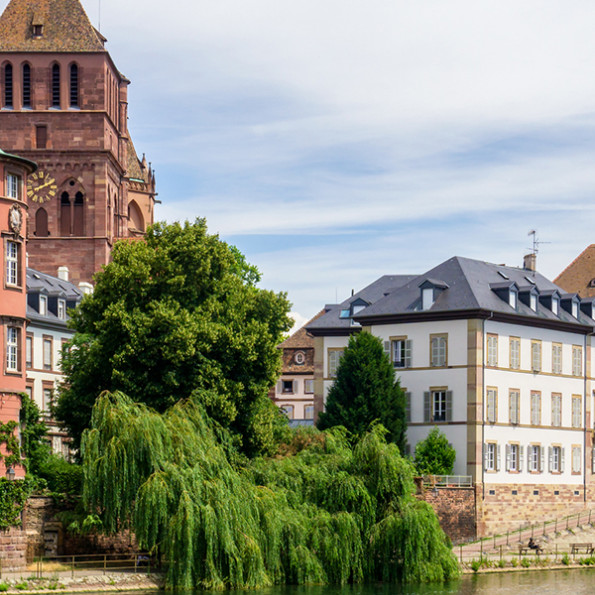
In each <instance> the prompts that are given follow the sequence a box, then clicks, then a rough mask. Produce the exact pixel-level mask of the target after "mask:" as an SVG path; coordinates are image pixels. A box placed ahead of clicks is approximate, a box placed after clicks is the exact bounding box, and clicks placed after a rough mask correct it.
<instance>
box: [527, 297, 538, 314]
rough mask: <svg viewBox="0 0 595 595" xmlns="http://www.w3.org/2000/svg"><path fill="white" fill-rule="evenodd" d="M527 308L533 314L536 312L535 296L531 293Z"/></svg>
mask: <svg viewBox="0 0 595 595" xmlns="http://www.w3.org/2000/svg"><path fill="white" fill-rule="evenodd" d="M529 307H530V308H531V310H533V312H537V294H535V293H531V294H530V296H529Z"/></svg>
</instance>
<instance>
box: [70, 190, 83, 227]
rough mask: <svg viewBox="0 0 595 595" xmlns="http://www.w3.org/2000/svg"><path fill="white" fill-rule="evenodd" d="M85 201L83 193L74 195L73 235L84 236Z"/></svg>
mask: <svg viewBox="0 0 595 595" xmlns="http://www.w3.org/2000/svg"><path fill="white" fill-rule="evenodd" d="M83 208H84V199H83V193H82V192H77V193H76V194H75V195H74V206H73V209H74V213H73V218H72V223H73V225H72V235H75V236H82V235H83V234H84V219H83V213H84V211H83Z"/></svg>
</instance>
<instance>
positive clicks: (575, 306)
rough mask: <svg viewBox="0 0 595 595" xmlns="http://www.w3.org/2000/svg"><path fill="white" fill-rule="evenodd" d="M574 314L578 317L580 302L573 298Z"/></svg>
mask: <svg viewBox="0 0 595 595" xmlns="http://www.w3.org/2000/svg"><path fill="white" fill-rule="evenodd" d="M572 315H573V316H574V317H575V318H578V302H576V301H575V300H572Z"/></svg>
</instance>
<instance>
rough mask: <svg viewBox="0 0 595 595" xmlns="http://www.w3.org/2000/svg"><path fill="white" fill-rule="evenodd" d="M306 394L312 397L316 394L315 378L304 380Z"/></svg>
mask: <svg viewBox="0 0 595 595" xmlns="http://www.w3.org/2000/svg"><path fill="white" fill-rule="evenodd" d="M304 392H305V393H306V394H307V395H311V394H312V393H313V392H314V379H313V378H306V379H305V380H304Z"/></svg>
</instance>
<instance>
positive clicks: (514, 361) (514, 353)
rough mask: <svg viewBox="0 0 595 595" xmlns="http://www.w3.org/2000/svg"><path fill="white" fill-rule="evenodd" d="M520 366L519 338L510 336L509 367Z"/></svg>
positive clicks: (515, 367) (513, 368) (516, 367)
mask: <svg viewBox="0 0 595 595" xmlns="http://www.w3.org/2000/svg"><path fill="white" fill-rule="evenodd" d="M520 367H521V339H520V338H519V337H510V368H511V369H512V370H518V369H519V368H520Z"/></svg>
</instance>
